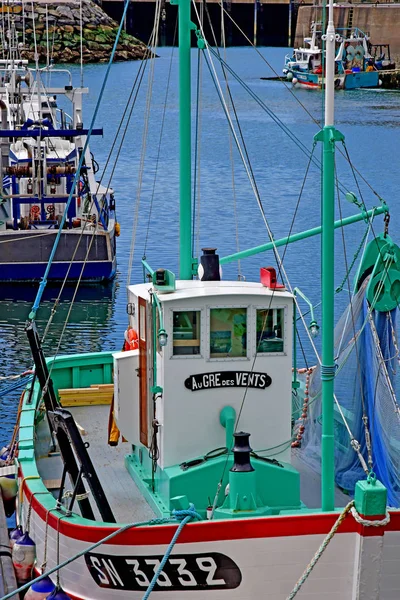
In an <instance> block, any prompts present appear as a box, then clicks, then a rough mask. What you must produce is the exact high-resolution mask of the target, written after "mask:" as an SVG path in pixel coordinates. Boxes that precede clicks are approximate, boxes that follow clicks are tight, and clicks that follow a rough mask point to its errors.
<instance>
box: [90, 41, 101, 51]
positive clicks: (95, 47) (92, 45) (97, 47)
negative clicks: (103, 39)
mask: <svg viewBox="0 0 400 600" xmlns="http://www.w3.org/2000/svg"><path fill="white" fill-rule="evenodd" d="M87 45H88V47H89V48H90V50H100V48H101V46H100V44H98V43H97V42H87Z"/></svg>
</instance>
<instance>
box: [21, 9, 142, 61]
mask: <svg viewBox="0 0 400 600" xmlns="http://www.w3.org/2000/svg"><path fill="white" fill-rule="evenodd" d="M55 1H56V0H55ZM33 2H34V13H33V15H32V13H31V12H30V10H29V9H27V8H26V9H25V18H26V21H27V25H28V23H29V24H30V25H28V27H27V28H26V30H25V37H26V50H24V51H23V53H22V54H23V58H27V59H28V60H33V59H34V51H33V45H34V40H33V29H32V26H31V23H32V18H33V19H35V27H36V37H37V44H38V54H39V56H40V61H41V62H46V60H47V57H46V46H47V44H46V42H47V31H46V29H47V26H48V34H49V41H50V43H51V44H53V48H52V51H53V60H54V62H55V63H59V62H65V61H67V62H77V63H79V62H80V45H81V35H80V32H81V27H80V25H81V23H80V20H81V14H80V9H79V3H78V2H75V1H74V0H71V1H69V2H68V4H52V3H51V0H50V1H49V4H47V5H46V6H47V10H46V6H44V5H43V3H42V0H41V1H40V3H39V0H37V1H35V0H33ZM14 8H18V9H19V10H18V12H19V13H20V12H21V10H22V8H21V6H16V7H14ZM29 8H30V7H29ZM15 12H16V11H15ZM46 13H47V23H46ZM21 21H22V17H21V15H20V14H17V15H15V24H16V27H17V29H18V31H19V32H21V30H22V26H23V23H22V22H21ZM82 21H83V24H84V27H83V38H84V41H83V44H84V46H83V60H84V62H106V61H108V59H109V55H110V51H111V48H112V45H113V42H114V41H115V36H116V32H117V31H118V25H117V23H116V22H115V21H113V19H111V17H109V16H108V15H107V14H106V13H105V12H103V10H102V9H101V7H100V6H98V5H97V4H96V3H95V2H92V0H82ZM19 36H20V40H22V38H21V33H19ZM145 52H146V46H145V45H144V44H143V43H142V42H139V41H138V40H136V38H134V37H132V36H130V35H128V34H126V33H125V32H122V34H121V38H120V42H119V44H118V48H117V54H116V57H115V58H116V60H123V61H125V60H136V59H141V58H143V56H144V55H145Z"/></svg>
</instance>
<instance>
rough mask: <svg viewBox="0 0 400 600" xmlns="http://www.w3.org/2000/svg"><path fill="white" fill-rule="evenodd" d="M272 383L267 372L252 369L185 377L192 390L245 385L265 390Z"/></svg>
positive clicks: (186, 383) (186, 384) (187, 385)
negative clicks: (257, 371) (256, 371)
mask: <svg viewBox="0 0 400 600" xmlns="http://www.w3.org/2000/svg"><path fill="white" fill-rule="evenodd" d="M271 383H272V379H271V377H270V376H269V375H267V373H254V372H252V371H217V372H215V373H198V374H197V375H190V377H188V378H187V379H185V387H187V389H188V390H192V392H196V391H197V390H205V389H212V388H225V387H245V388H257V389H259V390H265V388H267V387H269V386H270V385H271Z"/></svg>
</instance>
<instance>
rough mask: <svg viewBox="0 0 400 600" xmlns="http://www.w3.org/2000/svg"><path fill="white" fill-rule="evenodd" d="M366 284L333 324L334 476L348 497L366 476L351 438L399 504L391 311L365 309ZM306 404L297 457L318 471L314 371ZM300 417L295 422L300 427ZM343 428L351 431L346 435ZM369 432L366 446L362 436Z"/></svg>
mask: <svg viewBox="0 0 400 600" xmlns="http://www.w3.org/2000/svg"><path fill="white" fill-rule="evenodd" d="M365 288H366V282H365V283H364V285H363V287H362V288H361V289H360V291H359V292H358V293H357V294H356V295H355V297H354V298H353V300H352V302H351V304H350V305H349V306H348V307H347V309H346V311H345V312H344V314H343V315H342V317H341V319H340V320H339V322H338V324H337V326H336V328H335V356H336V363H337V365H338V368H337V375H336V377H335V395H336V398H337V403H338V405H336V404H335V408H334V415H335V426H334V431H335V477H336V484H337V485H338V486H339V487H340V488H341V489H343V490H345V491H346V492H348V493H349V494H350V495H353V494H354V486H355V484H356V482H357V481H359V480H360V479H365V478H366V473H365V472H364V469H363V466H362V464H361V461H360V459H359V456H358V455H357V453H356V452H355V451H354V449H353V447H352V445H351V440H352V438H353V439H355V440H357V442H358V443H359V444H360V452H361V454H362V456H363V457H364V460H365V463H366V464H367V465H368V467H369V468H370V469H371V468H372V470H373V471H374V472H375V474H376V476H377V478H378V479H379V480H380V481H381V482H382V483H383V484H384V485H385V486H386V488H387V490H388V504H389V505H390V506H394V507H399V506H400V414H399V407H398V405H397V401H396V377H397V375H396V370H397V369H398V366H399V356H398V353H397V341H396V333H395V332H396V313H397V309H394V310H393V311H390V312H386V313H380V312H377V311H375V310H373V311H369V309H368V303H367V300H366V298H365ZM309 390H310V392H309V395H310V399H309V408H308V415H307V419H306V422H305V431H304V435H303V439H302V442H301V450H300V451H299V456H300V458H301V459H302V460H303V461H304V462H305V463H306V464H307V465H308V466H309V467H311V468H312V469H313V470H315V471H316V472H320V471H321V436H322V407H321V380H320V369H319V367H317V368H316V369H315V370H314V371H313V373H312V375H311V379H310V385H309ZM300 424H302V423H301V420H298V421H297V425H300ZM349 430H350V432H351V433H349ZM368 433H369V436H370V440H371V442H370V444H369V446H370V449H368V444H367V438H368Z"/></svg>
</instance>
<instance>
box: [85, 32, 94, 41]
mask: <svg viewBox="0 0 400 600" xmlns="http://www.w3.org/2000/svg"><path fill="white" fill-rule="evenodd" d="M83 37H84V39H85V41H94V38H95V37H96V34H95V33H93V31H90V30H89V31H87V32H86V33H85V32H83Z"/></svg>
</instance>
